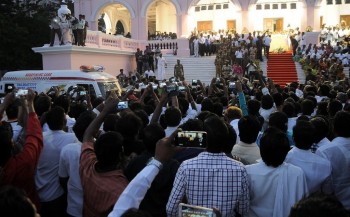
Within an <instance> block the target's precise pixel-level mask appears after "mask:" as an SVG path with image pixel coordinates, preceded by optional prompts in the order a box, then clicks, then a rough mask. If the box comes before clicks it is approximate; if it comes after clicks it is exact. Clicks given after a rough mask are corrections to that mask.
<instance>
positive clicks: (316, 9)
mask: <svg viewBox="0 0 350 217" xmlns="http://www.w3.org/2000/svg"><path fill="white" fill-rule="evenodd" d="M311 27H312V29H313V30H314V31H318V30H319V29H320V28H321V20H320V6H315V7H314V23H313V25H312V26H311Z"/></svg>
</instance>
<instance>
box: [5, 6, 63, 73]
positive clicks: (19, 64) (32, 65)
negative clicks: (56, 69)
mask: <svg viewBox="0 0 350 217" xmlns="http://www.w3.org/2000/svg"><path fill="white" fill-rule="evenodd" d="M55 10H57V6H55V5H45V6H40V5H38V4H31V3H27V4H26V3H22V4H18V3H16V2H15V1H13V0H1V3H0V70H3V71H8V70H23V69H42V57H41V54H36V53H34V52H33V51H32V49H31V48H32V47H39V46H43V45H44V44H46V43H48V42H49V40H50V28H49V17H50V15H49V14H50V12H51V11H55Z"/></svg>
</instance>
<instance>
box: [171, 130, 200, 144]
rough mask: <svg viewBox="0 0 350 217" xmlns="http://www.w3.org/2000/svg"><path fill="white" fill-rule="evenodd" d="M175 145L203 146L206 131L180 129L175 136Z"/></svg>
mask: <svg viewBox="0 0 350 217" xmlns="http://www.w3.org/2000/svg"><path fill="white" fill-rule="evenodd" d="M175 141H176V145H177V146H181V147H197V148H205V147H206V146H207V133H206V132H204V131H180V132H178V133H177V136H176V138H175Z"/></svg>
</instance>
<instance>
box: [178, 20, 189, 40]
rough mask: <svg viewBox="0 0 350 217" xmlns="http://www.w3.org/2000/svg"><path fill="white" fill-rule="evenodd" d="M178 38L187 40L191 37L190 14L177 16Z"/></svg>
mask: <svg viewBox="0 0 350 217" xmlns="http://www.w3.org/2000/svg"><path fill="white" fill-rule="evenodd" d="M176 18H177V33H176V34H177V37H178V38H187V37H188V36H189V32H188V14H181V15H177V16H176Z"/></svg>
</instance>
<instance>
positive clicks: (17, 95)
mask: <svg viewBox="0 0 350 217" xmlns="http://www.w3.org/2000/svg"><path fill="white" fill-rule="evenodd" d="M27 94H28V90H23V89H19V90H17V92H16V97H17V98H18V97H20V96H25V95H27Z"/></svg>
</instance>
